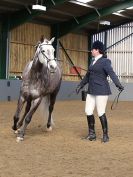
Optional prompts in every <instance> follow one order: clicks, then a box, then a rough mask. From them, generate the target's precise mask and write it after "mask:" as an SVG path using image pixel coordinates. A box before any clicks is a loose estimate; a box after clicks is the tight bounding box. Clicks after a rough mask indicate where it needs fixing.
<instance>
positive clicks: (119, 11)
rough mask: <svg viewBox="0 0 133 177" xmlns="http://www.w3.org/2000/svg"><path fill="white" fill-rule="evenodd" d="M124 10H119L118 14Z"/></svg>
mask: <svg viewBox="0 0 133 177" xmlns="http://www.w3.org/2000/svg"><path fill="white" fill-rule="evenodd" d="M123 11H124V10H118V11H117V12H116V13H121V12H123Z"/></svg>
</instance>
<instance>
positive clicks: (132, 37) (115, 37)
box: [93, 22, 133, 78]
mask: <svg viewBox="0 0 133 177" xmlns="http://www.w3.org/2000/svg"><path fill="white" fill-rule="evenodd" d="M106 33H107V39H106V41H107V46H106V47H107V57H108V58H109V59H110V60H111V61H112V66H113V68H114V70H115V72H116V74H117V75H118V77H120V78H131V77H133V22H131V23H128V24H125V25H121V26H119V27H117V28H114V29H110V30H107V31H106ZM95 40H100V41H102V42H103V43H104V41H105V32H102V33H98V34H95V35H93V42H94V41H95Z"/></svg>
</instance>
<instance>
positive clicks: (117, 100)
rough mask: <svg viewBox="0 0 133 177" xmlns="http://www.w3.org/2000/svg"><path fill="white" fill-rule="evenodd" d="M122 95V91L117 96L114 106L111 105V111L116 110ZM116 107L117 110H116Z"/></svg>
mask: <svg viewBox="0 0 133 177" xmlns="http://www.w3.org/2000/svg"><path fill="white" fill-rule="evenodd" d="M121 93H122V91H119V93H118V95H116V97H115V99H114V101H113V103H112V105H111V110H114V109H115V108H116V106H117V104H118V102H119V97H120V94H121ZM114 106H115V108H114Z"/></svg>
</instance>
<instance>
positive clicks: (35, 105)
mask: <svg viewBox="0 0 133 177" xmlns="http://www.w3.org/2000/svg"><path fill="white" fill-rule="evenodd" d="M41 100H42V98H37V99H36V100H34V101H33V104H32V106H31V109H30V111H29V112H28V113H27V115H26V116H25V121H24V124H23V127H22V128H21V129H20V131H19V133H18V137H17V141H22V140H23V139H24V134H25V130H26V127H27V126H28V124H29V123H30V121H31V118H32V115H33V114H34V112H35V111H36V109H37V108H38V106H39V104H40V103H41Z"/></svg>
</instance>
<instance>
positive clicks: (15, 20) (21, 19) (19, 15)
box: [9, 0, 68, 30]
mask: <svg viewBox="0 0 133 177" xmlns="http://www.w3.org/2000/svg"><path fill="white" fill-rule="evenodd" d="M67 1H68V0H54V1H52V0H49V1H46V2H45V6H46V9H47V10H48V9H50V8H52V7H54V6H57V5H60V4H63V3H64V2H67ZM53 2H54V3H53ZM43 13H45V12H43V11H35V10H32V9H31V8H30V9H29V7H28V6H27V9H26V8H25V9H24V10H21V11H18V12H16V13H14V14H13V15H12V16H11V17H9V18H10V22H11V23H10V27H9V30H11V29H13V28H15V27H17V26H19V25H20V24H23V23H26V22H28V21H30V20H31V19H33V18H34V17H36V16H38V15H41V14H43Z"/></svg>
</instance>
